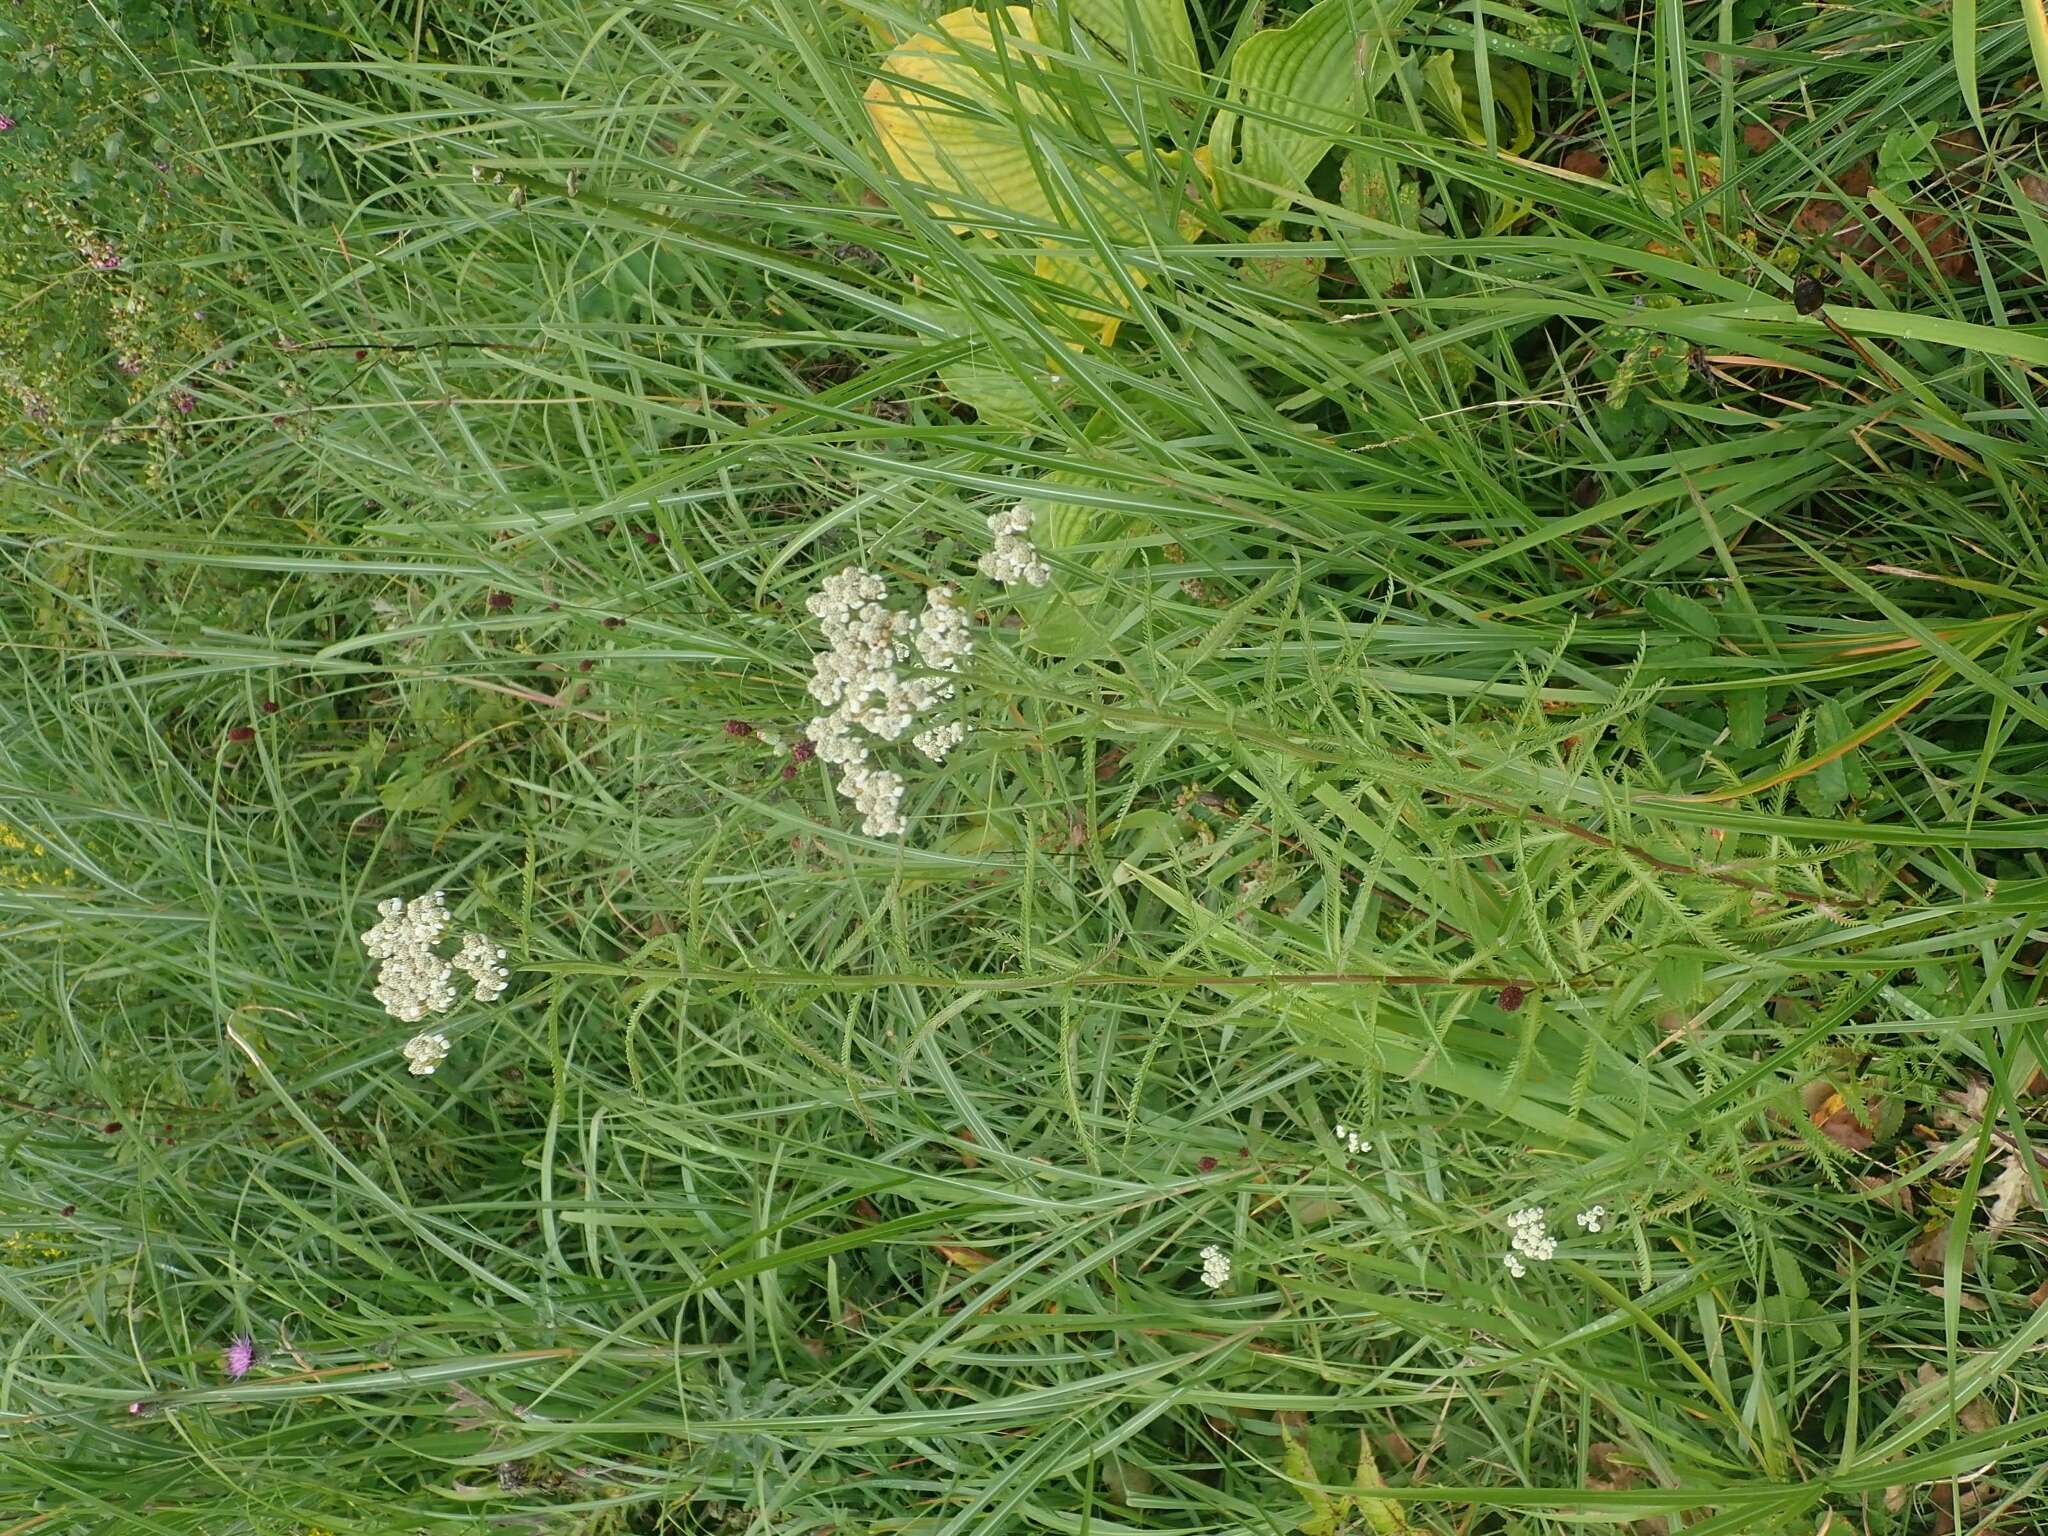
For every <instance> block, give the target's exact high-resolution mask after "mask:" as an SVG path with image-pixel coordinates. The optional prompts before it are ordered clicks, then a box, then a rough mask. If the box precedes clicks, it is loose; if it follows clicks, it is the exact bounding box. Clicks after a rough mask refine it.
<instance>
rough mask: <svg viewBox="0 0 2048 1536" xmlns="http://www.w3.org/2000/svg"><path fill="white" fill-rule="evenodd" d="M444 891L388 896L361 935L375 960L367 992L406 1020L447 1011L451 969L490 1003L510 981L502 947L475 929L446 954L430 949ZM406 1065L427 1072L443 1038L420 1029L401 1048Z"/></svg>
mask: <svg viewBox="0 0 2048 1536" xmlns="http://www.w3.org/2000/svg"><path fill="white" fill-rule="evenodd" d="M448 923H449V914H448V893H447V892H446V891H429V892H427V894H426V895H424V896H416V897H414V898H413V899H412V900H411V901H406V900H404V899H403V898H401V897H398V896H392V897H389V898H387V899H386V900H384V901H381V902H379V903H378V904H377V922H376V925H375V926H374V927H372V928H371V929H370V930H369V931H368V932H367V933H364V934H363V935H362V943H363V948H364V949H365V950H367V951H368V952H369V955H370V958H371V959H372V960H375V961H377V962H378V966H377V985H376V987H375V988H374V989H373V990H372V992H371V995H372V996H373V997H375V998H376V999H377V1001H378V1002H379V1003H381V1004H383V1006H384V1011H385V1012H386V1013H388V1014H390V1015H391V1017H393V1018H394V1019H397V1020H399V1021H400V1022H402V1023H406V1024H417V1023H419V1022H420V1020H422V1019H424V1018H425V1017H426V1016H427V1015H428V1014H430V1013H447V1012H448V1011H449V1010H450V1009H452V1008H454V1006H455V1004H456V1000H457V999H456V986H455V973H456V972H458V971H460V972H461V973H462V974H463V975H465V976H467V977H468V978H469V980H470V983H471V987H470V996H471V997H472V998H474V999H475V1000H476V1001H477V1002H479V1003H490V1002H495V1001H496V1000H497V999H498V998H499V997H501V996H502V995H503V994H504V991H505V988H506V987H507V986H509V985H510V984H511V976H512V973H511V972H510V971H508V970H507V969H506V968H505V967H504V965H503V964H502V963H501V962H502V961H503V960H504V958H505V951H504V950H503V949H501V948H499V947H498V946H497V945H496V944H494V943H492V942H491V940H490V939H488V938H487V937H485V936H484V935H483V934H481V933H470V934H465V935H464V936H463V940H462V944H461V946H460V948H459V949H458V950H457V951H456V953H455V955H454V956H453V957H452V958H447V959H444V958H443V957H442V956H440V955H438V954H436V953H435V951H434V946H435V945H437V944H439V943H440V942H441V939H442V936H443V935H445V934H446V933H447V931H448ZM402 1049H403V1052H404V1055H405V1061H406V1066H407V1068H408V1069H409V1070H410V1071H411V1072H412V1074H413V1076H415V1077H429V1076H431V1075H432V1074H433V1071H434V1069H435V1068H436V1067H438V1066H440V1065H441V1063H442V1062H444V1061H446V1060H447V1059H448V1051H449V1043H448V1037H447V1036H446V1035H443V1034H436V1033H426V1034H419V1035H415V1036H413V1038H412V1039H410V1040H408V1041H406V1043H405V1045H404V1046H403V1047H402Z"/></svg>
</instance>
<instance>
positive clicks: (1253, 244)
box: [1240, 219, 1323, 304]
mask: <svg viewBox="0 0 2048 1536" xmlns="http://www.w3.org/2000/svg"><path fill="white" fill-rule="evenodd" d="M1290 233H1291V231H1290V230H1289V228H1288V226H1286V225H1284V224H1282V223H1281V222H1280V221H1279V220H1278V219H1268V220H1266V221H1265V223H1263V224H1261V225H1260V226H1259V227H1258V228H1257V229H1255V230H1253V231H1252V237H1251V240H1250V242H1249V243H1248V244H1247V245H1246V247H1245V251H1246V255H1245V257H1244V260H1243V262H1242V263H1240V265H1241V266H1242V268H1243V271H1244V275H1245V276H1246V277H1247V278H1248V279H1250V281H1251V282H1252V284H1253V286H1255V287H1257V288H1259V289H1261V290H1263V291H1264V292H1266V293H1270V294H1272V295H1273V296H1274V297H1276V298H1280V299H1285V300H1287V301H1288V302H1289V303H1292V304H1313V303H1314V302H1315V298H1316V291H1317V288H1318V287H1319V286H1320V285H1321V283H1322V280H1323V258H1322V257H1320V256H1290V255H1288V254H1287V243H1288V237H1289V234H1290ZM1262 245H1263V246H1269V247H1271V248H1272V249H1271V250H1270V251H1268V252H1265V253H1261V252H1260V251H1259V250H1258V247H1260V246H1262Z"/></svg>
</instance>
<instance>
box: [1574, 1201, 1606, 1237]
mask: <svg viewBox="0 0 2048 1536" xmlns="http://www.w3.org/2000/svg"><path fill="white" fill-rule="evenodd" d="M1577 1220H1578V1223H1579V1225H1580V1226H1581V1227H1583V1228H1585V1230H1586V1231H1588V1232H1598V1231H1600V1230H1601V1228H1602V1227H1603V1226H1604V1225H1605V1224H1606V1221H1607V1207H1606V1206H1604V1205H1589V1206H1587V1207H1586V1209H1584V1210H1583V1211H1581V1212H1579V1214H1578V1217H1577Z"/></svg>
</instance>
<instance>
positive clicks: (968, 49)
mask: <svg viewBox="0 0 2048 1536" xmlns="http://www.w3.org/2000/svg"><path fill="white" fill-rule="evenodd" d="M995 18H1000V26H1001V28H1002V36H1001V38H1000V39H998V37H997V35H996V32H995V30H994V25H993V22H994V19H995ZM999 44H1000V47H1001V49H1002V50H1003V52H1004V53H1006V54H1008V55H1009V59H1010V65H1009V69H1008V72H1007V78H1006V76H1005V73H1004V70H1003V66H1002V63H1001V62H1000V60H999V57H998V51H997V50H998V46H999ZM1055 67H1058V65H1057V61H1054V60H1050V59H1049V58H1048V57H1047V55H1046V52H1045V50H1044V49H1043V48H1042V47H1041V46H1040V37H1039V32H1038V25H1037V22H1036V21H1035V20H1034V19H1033V17H1032V14H1031V12H1029V11H1028V10H1025V9H1024V8H1023V7H1021V6H1010V7H1008V8H1006V9H1004V10H1001V11H997V12H993V13H984V12H981V11H976V10H960V11H952V12H949V13H948V14H946V15H944V16H941V17H940V18H939V19H938V20H937V21H935V22H933V23H932V25H931V27H930V28H929V29H928V30H927V31H924V32H920V33H919V34H918V35H917V36H915V37H913V38H910V39H909V40H908V41H906V42H904V43H903V44H901V45H900V46H899V47H897V48H896V49H895V50H894V51H893V52H891V53H890V55H889V56H888V58H887V59H885V60H884V61H883V63H882V67H881V74H880V77H879V78H878V79H876V80H875V81H874V83H873V84H871V85H870V86H869V87H868V90H867V109H868V116H869V117H870V119H872V121H873V122H874V125H875V133H876V135H877V137H878V138H879V139H880V140H881V142H882V147H883V149H884V150H885V151H886V153H887V154H888V157H889V162H890V164H891V166H892V167H893V168H894V169H895V171H896V172H897V174H898V175H900V176H901V177H902V178H903V179H904V180H905V181H906V182H909V183H911V184H912V185H913V186H914V187H915V188H916V189H917V190H918V192H919V194H920V195H921V196H922V197H923V198H924V199H925V200H926V201H927V202H928V203H930V205H931V207H932V210H933V212H935V213H937V214H938V215H939V216H940V217H941V218H944V219H946V220H947V221H948V222H949V223H950V224H951V225H952V227H953V229H954V231H955V232H956V233H966V232H968V231H969V230H979V231H980V232H981V233H983V234H986V235H988V236H990V237H991V238H994V237H996V236H998V235H999V234H1000V233H1002V231H1001V229H1000V228H999V227H991V226H999V224H1000V223H1001V222H1003V220H1002V216H1004V215H1008V216H1010V217H1011V219H1014V220H1021V221H1023V222H1026V223H1030V224H1036V225H1039V226H1041V227H1044V228H1048V229H1054V230H1063V231H1069V232H1071V238H1061V237H1060V236H1057V235H1046V236H1043V237H1041V243H1042V245H1043V246H1044V252H1043V254H1041V255H1040V256H1039V257H1038V258H1037V260H1036V262H1035V268H1036V271H1037V274H1038V276H1040V277H1041V278H1043V279H1045V280H1046V281H1047V282H1050V283H1056V284H1058V285H1059V286H1060V287H1062V288H1064V289H1066V290H1068V292H1069V294H1070V295H1076V296H1078V300H1079V301H1078V302H1073V301H1070V302H1068V303H1067V304H1066V305H1065V307H1066V308H1067V309H1068V310H1069V312H1071V313H1074V314H1078V315H1082V316H1084V317H1085V318H1086V319H1088V320H1089V322H1090V323H1092V324H1094V325H1095V326H1096V327H1097V329H1098V333H1099V334H1100V336H1101V339H1102V340H1103V341H1104V342H1105V343H1108V342H1110V341H1112V340H1114V339H1115V337H1116V332H1117V327H1118V326H1119V325H1120V324H1121V323H1122V320H1123V317H1124V315H1125V314H1126V313H1127V312H1128V305H1127V303H1126V294H1125V289H1124V286H1123V284H1122V283H1121V282H1120V281H1118V279H1117V277H1116V275H1115V273H1114V271H1113V270H1112V269H1111V267H1110V265H1109V264H1108V263H1107V262H1105V261H1104V260H1103V259H1102V258H1101V257H1099V256H1098V255H1096V254H1095V253H1094V251H1093V250H1092V249H1091V247H1090V243H1089V240H1088V239H1087V238H1084V237H1085V236H1087V235H1089V234H1091V233H1093V234H1095V235H1096V236H1097V237H1098V238H1102V239H1106V240H1107V241H1108V242H1110V243H1113V244H1116V245H1135V244H1142V243H1143V242H1144V237H1145V227H1146V222H1147V220H1146V215H1147V214H1149V213H1153V212H1155V211H1157V210H1158V209H1159V206H1160V203H1161V201H1162V196H1161V194H1162V192H1163V190H1164V189H1162V188H1160V187H1158V186H1155V185H1152V184H1150V183H1149V182H1148V181H1147V180H1145V179H1144V173H1145V167H1146V164H1147V160H1146V157H1145V156H1144V154H1143V152H1142V151H1140V152H1137V153H1133V154H1128V155H1124V154H1119V155H1117V156H1116V157H1115V158H1114V159H1112V158H1108V157H1100V158H1096V157H1091V156H1090V155H1088V154H1087V153H1085V152H1084V153H1080V154H1060V151H1059V150H1058V148H1057V145H1056V141H1057V140H1058V138H1059V137H1060V136H1061V131H1062V130H1065V131H1066V133H1067V135H1068V137H1069V138H1070V139H1071V125H1069V124H1067V123H1066V122H1065V120H1064V119H1063V117H1062V116H1061V115H1060V113H1059V111H1058V108H1057V106H1056V105H1055V104H1054V103H1053V102H1052V101H1050V100H1049V99H1048V97H1047V94H1046V93H1044V92H1042V91H1040V90H1039V89H1037V88H1036V87H1035V86H1034V85H1033V84H1032V83H1031V82H1032V78H1033V75H1034V74H1035V73H1037V72H1039V71H1043V70H1048V69H1052V68H1055ZM1054 155H1060V158H1059V160H1058V162H1057V164H1056V165H1055V164H1054V163H1052V161H1051V160H1050V158H1049V157H1051V156H1054ZM1160 163H1161V164H1164V163H1165V162H1164V161H1163V160H1162V161H1161V162H1160ZM1082 205H1085V217H1084V216H1083V206H1082ZM1127 275H1128V277H1129V280H1130V282H1131V283H1132V284H1133V285H1134V286H1142V285H1143V284H1144V282H1145V274H1144V273H1143V272H1142V271H1140V270H1138V269H1136V268H1130V269H1128V272H1127Z"/></svg>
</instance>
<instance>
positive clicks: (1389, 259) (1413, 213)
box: [1337, 149, 1422, 294]
mask: <svg viewBox="0 0 2048 1536" xmlns="http://www.w3.org/2000/svg"><path fill="white" fill-rule="evenodd" d="M1337 195H1338V198H1339V199H1340V200H1341V201H1342V203H1343V205H1344V206H1345V208H1347V209H1349V210H1350V211H1351V212H1352V213H1355V214H1357V215H1359V216H1360V217H1361V218H1365V219H1370V220H1372V221H1373V222H1374V223H1375V224H1391V225H1394V226H1395V227H1396V228H1399V229H1411V230H1412V229H1416V228H1418V227H1419V226H1420V222H1421V215H1422V191H1421V188H1420V187H1418V186H1417V185H1416V183H1414V182H1412V181H1408V182H1404V181H1402V180H1401V168H1400V166H1398V165H1397V164H1395V162H1393V161H1392V160H1389V159H1388V158H1387V157H1386V156H1384V155H1378V154H1374V153H1373V152H1372V151H1371V150H1365V149H1352V150H1347V151H1345V154H1344V176H1343V179H1342V180H1341V181H1340V182H1339V183H1338V193H1337ZM1350 262H1351V271H1352V274H1353V275H1354V276H1356V277H1357V279H1358V281H1359V283H1360V284H1361V285H1362V286H1363V287H1364V288H1365V290H1366V291H1367V292H1368V293H1376V294H1388V293H1394V292H1396V291H1398V290H1399V289H1401V288H1403V287H1405V286H1406V285H1407V282H1408V261H1407V258H1406V257H1403V256H1353V257H1351V258H1350Z"/></svg>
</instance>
